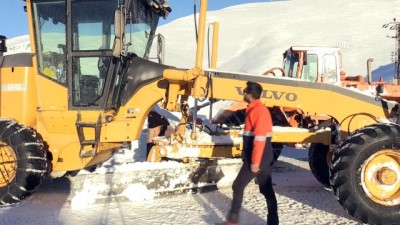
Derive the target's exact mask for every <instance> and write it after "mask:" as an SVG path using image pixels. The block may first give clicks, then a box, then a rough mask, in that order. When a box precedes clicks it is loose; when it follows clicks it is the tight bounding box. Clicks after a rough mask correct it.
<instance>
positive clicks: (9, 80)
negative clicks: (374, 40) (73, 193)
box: [0, 0, 400, 224]
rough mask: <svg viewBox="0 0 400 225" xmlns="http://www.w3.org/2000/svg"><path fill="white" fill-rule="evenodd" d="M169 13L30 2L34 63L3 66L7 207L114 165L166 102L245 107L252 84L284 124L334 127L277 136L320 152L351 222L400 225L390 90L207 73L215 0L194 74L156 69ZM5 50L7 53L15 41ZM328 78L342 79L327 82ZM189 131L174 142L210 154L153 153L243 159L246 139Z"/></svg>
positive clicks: (72, 0) (2, 170)
mask: <svg viewBox="0 0 400 225" xmlns="http://www.w3.org/2000/svg"><path fill="white" fill-rule="evenodd" d="M170 11H171V9H170V7H169V6H168V5H166V4H165V2H164V1H163V0H57V1H53V0H46V1H45V0H26V12H27V15H28V23H29V32H30V43H31V53H21V54H14V55H3V54H1V55H0V84H1V86H0V87H1V90H0V107H1V108H0V117H1V119H0V143H1V146H0V204H1V205H3V206H7V205H12V204H16V203H18V202H20V201H22V200H24V199H26V198H27V197H28V196H30V195H31V194H32V193H33V192H34V191H35V190H36V189H37V188H38V187H39V185H40V184H41V182H42V180H43V179H44V177H46V176H48V175H55V174H62V173H65V172H67V171H76V170H80V169H85V168H90V167H92V166H94V165H97V164H99V163H102V162H104V161H106V160H107V159H108V158H110V157H111V156H112V155H113V153H114V152H115V151H117V150H118V149H120V148H121V147H122V146H123V144H124V143H125V142H129V141H132V140H137V139H138V138H139V137H140V134H141V132H142V128H143V125H144V123H145V120H146V118H147V115H148V114H149V112H150V110H151V109H152V108H153V106H154V105H155V104H157V103H158V102H160V101H162V102H163V107H164V108H165V109H167V110H169V111H180V110H181V109H182V106H183V105H184V103H185V102H186V101H187V99H188V98H189V97H192V98H194V99H200V98H211V99H221V100H232V101H242V94H243V88H244V87H245V86H246V82H247V81H254V82H258V83H260V84H261V85H262V87H263V94H262V101H263V102H264V104H265V106H266V107H270V108H275V109H276V115H278V113H279V110H281V109H282V108H284V107H287V108H293V109H296V111H301V112H302V114H303V115H305V116H323V115H328V116H329V119H327V120H324V122H323V123H319V124H316V125H315V126H311V127H306V128H302V129H299V128H294V129H279V128H278V129H275V130H274V134H273V138H272V140H273V142H274V143H312V144H313V146H314V147H313V150H312V151H311V152H312V153H311V156H310V161H313V165H315V166H314V171H313V173H314V175H315V176H316V177H317V179H319V178H320V177H323V176H326V172H328V175H329V176H328V182H329V184H328V185H329V187H330V188H332V190H333V192H334V194H335V195H336V197H337V199H338V201H339V203H340V204H341V205H342V206H343V207H344V208H345V209H346V210H347V211H348V212H349V214H351V215H352V216H354V217H356V218H357V219H359V220H360V221H362V222H365V223H369V224H400V222H399V221H400V152H399V148H400V138H399V134H400V126H399V125H397V124H395V123H391V122H390V120H389V119H390V118H391V117H392V116H393V115H394V114H396V113H397V109H398V106H397V102H396V101H389V100H386V99H385V98H383V97H382V96H381V92H380V91H378V92H377V94H376V95H374V96H371V95H366V94H365V93H361V92H359V91H354V90H352V89H349V88H346V87H342V86H340V85H336V84H331V83H324V82H309V81H306V80H301V79H293V78H292V77H275V76H266V75H252V74H245V73H236V72H225V71H218V70H216V69H204V68H203V66H202V65H203V62H202V59H203V53H204V40H205V26H206V12H207V1H206V0H202V1H201V4H200V18H199V31H198V46H197V52H196V63H195V66H194V67H193V68H191V69H182V68H175V67H173V66H166V65H162V64H158V63H154V62H152V61H149V60H147V58H148V56H149V49H150V46H151V43H152V39H153V38H154V36H155V30H156V27H157V24H158V20H159V18H160V17H165V16H167V15H168V13H169V12H170ZM0 39H1V40H0V51H1V52H2V53H3V52H6V50H7V48H6V39H5V37H3V36H2V37H0ZM216 48H217V41H216V40H215V39H214V43H213V49H216ZM301 62H302V63H303V65H308V62H307V61H305V60H301ZM309 65H311V64H309ZM332 69H336V70H337V69H338V67H333V68H332ZM325 72H326V73H331V72H332V71H330V70H329V71H318V73H321V74H320V76H327V75H328V74H323V73H325ZM333 72H335V71H333ZM221 87H223V88H221ZM195 108H196V107H195ZM394 111H396V112H395V113H394ZM272 113H273V114H275V111H273V112H272ZM283 116H284V115H283ZM193 117H194V121H196V113H194V114H193ZM184 120H185V119H184ZM180 132H182V131H181V130H178V131H177V132H176V134H175V136H174V137H175V140H177V141H178V142H179V143H181V144H185V145H189V146H193V145H196V146H199V145H200V147H199V148H185V151H183V152H180V147H182V146H180V145H175V146H177V147H176V148H170V147H169V146H168V143H167V144H164V145H161V144H160V145H159V146H161V147H158V150H157V148H156V149H154V150H153V154H158V157H168V156H169V155H173V154H176V155H178V156H179V157H180V158H201V159H219V158H229V157H240V154H241V150H240V143H239V144H236V143H235V142H234V141H233V140H234V139H235V138H236V137H238V136H239V137H240V132H239V133H238V132H230V131H226V132H225V133H224V135H228V136H230V137H231V138H230V139H231V140H232V141H231V142H229V143H222V144H215V143H199V142H196V140H197V141H201V140H200V139H199V135H198V134H197V130H196V126H193V130H192V131H191V132H190V135H188V136H184V135H183V134H182V133H180ZM182 148H183V147H182ZM178 153H179V154H178ZM148 178H149V177H148V176H147V179H148ZM190 178H191V179H197V177H196V176H192V177H190ZM153 180H154V179H153ZM319 180H321V179H319ZM323 180H324V181H325V178H324V179H323Z"/></svg>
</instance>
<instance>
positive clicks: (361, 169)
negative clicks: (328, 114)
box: [330, 124, 400, 225]
mask: <svg viewBox="0 0 400 225" xmlns="http://www.w3.org/2000/svg"><path fill="white" fill-rule="evenodd" d="M399 156H400V126H398V125H395V124H375V125H372V126H368V127H365V128H362V129H360V130H358V131H356V132H354V133H353V134H352V135H351V136H349V137H348V138H347V139H346V140H344V141H343V142H342V143H341V145H340V146H339V147H338V149H337V150H336V151H335V152H334V153H333V163H332V166H331V171H330V172H331V177H330V180H331V188H332V189H333V191H334V194H335V195H336V197H337V199H338V201H339V203H340V204H341V205H342V206H343V207H344V208H345V209H346V210H347V212H348V213H349V214H350V215H352V216H354V217H355V218H357V219H359V220H360V221H362V222H363V223H368V224H380V225H386V224H387V225H389V224H390V225H394V224H400V188H399V187H400V166H399V161H400V158H399Z"/></svg>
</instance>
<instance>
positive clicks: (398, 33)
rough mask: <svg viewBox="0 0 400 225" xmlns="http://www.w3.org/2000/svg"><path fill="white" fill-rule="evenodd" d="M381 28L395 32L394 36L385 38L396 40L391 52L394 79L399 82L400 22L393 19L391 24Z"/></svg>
mask: <svg viewBox="0 0 400 225" xmlns="http://www.w3.org/2000/svg"><path fill="white" fill-rule="evenodd" d="M382 27H383V28H388V29H390V30H394V31H395V35H394V36H387V37H389V38H394V39H396V44H395V51H394V52H392V60H393V62H394V68H395V74H394V79H397V80H399V79H400V22H397V21H396V18H393V21H392V22H390V23H386V24H383V26H382Z"/></svg>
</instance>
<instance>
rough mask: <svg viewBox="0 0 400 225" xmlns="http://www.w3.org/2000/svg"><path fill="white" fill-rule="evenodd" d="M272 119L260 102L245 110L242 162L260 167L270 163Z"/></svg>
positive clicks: (257, 101) (253, 103)
mask: <svg viewBox="0 0 400 225" xmlns="http://www.w3.org/2000/svg"><path fill="white" fill-rule="evenodd" d="M271 137H272V119H271V114H270V112H269V110H268V108H267V107H265V106H264V105H263V104H262V103H261V101H260V100H256V101H254V102H252V103H250V104H249V105H248V106H247V109H246V118H245V127H244V133H243V151H244V154H243V160H244V162H248V163H251V164H257V165H260V167H263V166H265V165H266V164H270V163H271V162H272V145H271Z"/></svg>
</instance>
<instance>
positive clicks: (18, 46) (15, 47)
mask: <svg viewBox="0 0 400 225" xmlns="http://www.w3.org/2000/svg"><path fill="white" fill-rule="evenodd" d="M26 52H31V43H30V42H29V35H23V36H19V37H15V38H11V39H8V40H7V52H6V53H5V54H4V55H10V54H17V53H26Z"/></svg>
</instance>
